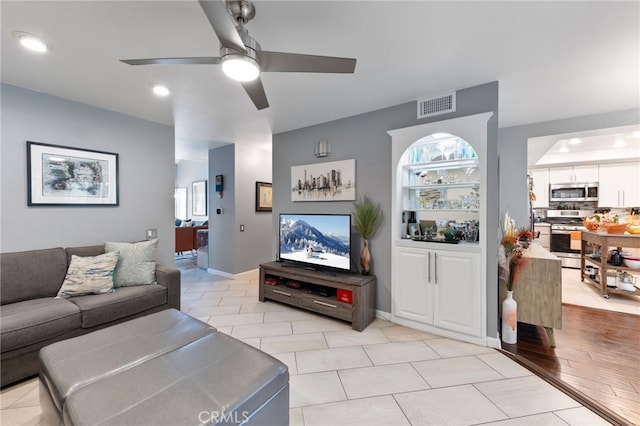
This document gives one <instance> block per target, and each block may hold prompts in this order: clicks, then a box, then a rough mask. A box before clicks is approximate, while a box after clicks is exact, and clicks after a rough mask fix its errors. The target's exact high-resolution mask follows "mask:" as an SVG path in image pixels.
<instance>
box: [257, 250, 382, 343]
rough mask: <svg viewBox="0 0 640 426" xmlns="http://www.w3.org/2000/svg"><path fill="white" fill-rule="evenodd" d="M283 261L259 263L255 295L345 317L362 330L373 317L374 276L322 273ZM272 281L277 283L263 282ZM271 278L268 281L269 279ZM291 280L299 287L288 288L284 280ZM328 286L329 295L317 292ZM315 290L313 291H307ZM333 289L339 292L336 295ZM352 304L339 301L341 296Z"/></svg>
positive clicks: (325, 313) (355, 327) (262, 300)
mask: <svg viewBox="0 0 640 426" xmlns="http://www.w3.org/2000/svg"><path fill="white" fill-rule="evenodd" d="M287 265H288V264H286V263H282V262H269V263H263V264H261V265H260V285H259V287H258V297H259V299H260V301H261V302H264V301H265V299H270V300H275V301H277V302H282V303H286V304H288V305H292V306H297V307H299V308H302V309H307V310H309V311H313V312H317V313H320V314H324V315H327V316H330V317H334V318H338V319H341V320H345V321H348V322H350V323H351V327H352V328H353V329H354V330H357V331H362V330H364V329H365V328H366V327H367V326H368V325H369V324H371V321H373V320H374V319H375V317H376V310H375V304H376V277H375V275H358V274H349V273H341V272H328V273H325V272H322V271H313V270H308V269H303V268H300V267H288V266H287ZM269 278H271V279H273V280H275V283H277V285H269V284H267V283H265V280H267V279H269ZM269 281H271V280H269ZM290 281H294V282H296V283H298V284H299V285H300V287H301V288H299V289H298V288H291V287H289V286H287V283H289V282H290ZM326 289H330V290H329V293H330V295H329V296H322V295H320V294H318V290H321V291H322V290H326ZM310 290H316V293H312V292H310ZM334 291H340V294H339V295H338V296H336V295H335V294H333V292H334ZM341 295H344V297H345V298H346V299H347V300H348V298H351V303H348V302H344V301H342V300H340V298H339V297H340V296H341Z"/></svg>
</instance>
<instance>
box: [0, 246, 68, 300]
mask: <svg viewBox="0 0 640 426" xmlns="http://www.w3.org/2000/svg"><path fill="white" fill-rule="evenodd" d="M66 273H67V258H66V255H65V253H64V249H63V248H61V247H59V248H52V249H45V250H31V251H23V252H17V253H2V254H0V282H1V283H2V285H1V286H0V303H1V304H2V305H6V304H7V303H15V302H22V301H23V300H30V299H38V298H40V297H55V295H56V294H57V293H58V290H59V289H60V286H61V285H62V281H64V276H65V275H66Z"/></svg>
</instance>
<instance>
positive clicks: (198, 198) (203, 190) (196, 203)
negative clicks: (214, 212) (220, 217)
mask: <svg viewBox="0 0 640 426" xmlns="http://www.w3.org/2000/svg"><path fill="white" fill-rule="evenodd" d="M191 192H192V193H191V201H192V204H193V205H192V206H191V209H192V213H193V215H194V216H206V215H207V181H206V180H199V181H196V182H193V183H192V184H191Z"/></svg>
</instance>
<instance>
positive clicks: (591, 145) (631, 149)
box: [527, 124, 640, 167]
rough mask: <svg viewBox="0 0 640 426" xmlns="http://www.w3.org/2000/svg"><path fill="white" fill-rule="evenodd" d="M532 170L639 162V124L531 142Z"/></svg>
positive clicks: (553, 136)
mask: <svg viewBox="0 0 640 426" xmlns="http://www.w3.org/2000/svg"><path fill="white" fill-rule="evenodd" d="M527 148H528V149H527V160H528V165H529V166H530V167H531V166H533V167H536V166H540V167H542V166H550V165H559V164H575V163H593V162H594V161H597V162H599V163H602V162H617V161H624V162H628V161H631V160H638V159H640V124H635V125H631V126H620V127H612V128H608V129H598V130H589V131H583V132H574V133H564V134H559V135H547V136H540V137H536V138H529V140H528V144H527Z"/></svg>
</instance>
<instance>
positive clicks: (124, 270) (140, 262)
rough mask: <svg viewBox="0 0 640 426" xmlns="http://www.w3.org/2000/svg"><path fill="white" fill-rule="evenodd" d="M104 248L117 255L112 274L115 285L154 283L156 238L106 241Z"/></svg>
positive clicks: (126, 285) (127, 285)
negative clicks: (135, 241) (126, 241)
mask: <svg viewBox="0 0 640 426" xmlns="http://www.w3.org/2000/svg"><path fill="white" fill-rule="evenodd" d="M104 249H105V251H106V252H107V253H110V252H118V255H119V256H118V265H117V266H116V270H115V276H114V283H115V286H116V287H130V286H136V285H147V284H155V283H156V255H157V252H158V239H157V238H154V239H153V240H149V241H140V242H137V243H118V242H106V243H105V244H104Z"/></svg>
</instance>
